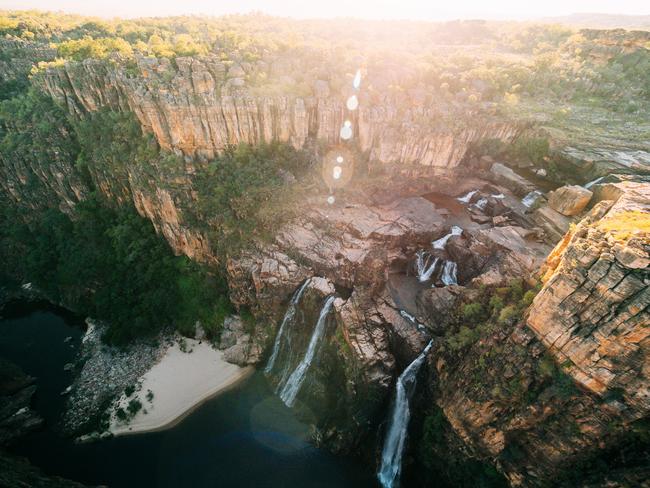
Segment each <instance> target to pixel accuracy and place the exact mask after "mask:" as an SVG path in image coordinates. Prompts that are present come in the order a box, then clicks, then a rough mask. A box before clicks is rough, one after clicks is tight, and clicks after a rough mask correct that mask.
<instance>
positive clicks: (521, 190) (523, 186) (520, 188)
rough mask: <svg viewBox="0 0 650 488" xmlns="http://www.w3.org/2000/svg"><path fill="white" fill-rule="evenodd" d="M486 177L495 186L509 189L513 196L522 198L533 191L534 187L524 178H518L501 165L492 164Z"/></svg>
mask: <svg viewBox="0 0 650 488" xmlns="http://www.w3.org/2000/svg"><path fill="white" fill-rule="evenodd" d="M488 176H489V177H490V178H491V179H492V180H493V181H494V182H495V183H496V184H497V185H503V186H505V187H506V188H508V189H510V190H511V191H512V192H514V193H515V195H518V196H520V197H523V196H524V195H526V194H527V193H530V192H531V191H533V190H535V186H534V185H533V184H532V183H531V182H530V181H528V180H527V179H526V178H523V177H521V176H519V175H518V174H517V173H515V172H514V171H513V170H511V169H510V168H508V167H507V166H506V165H504V164H501V163H494V164H493V165H492V167H491V168H490V173H489V174H488Z"/></svg>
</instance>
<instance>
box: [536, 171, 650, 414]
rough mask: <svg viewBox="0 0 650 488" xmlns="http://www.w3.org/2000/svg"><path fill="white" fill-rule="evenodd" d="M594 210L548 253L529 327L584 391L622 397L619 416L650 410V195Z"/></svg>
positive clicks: (627, 196)
mask: <svg viewBox="0 0 650 488" xmlns="http://www.w3.org/2000/svg"><path fill="white" fill-rule="evenodd" d="M617 186H618V188H619V190H620V191H622V195H621V196H620V197H619V198H618V200H617V201H616V202H613V201H611V200H609V201H608V200H605V201H602V202H600V203H599V204H598V205H596V206H595V207H594V209H593V210H592V211H591V213H590V214H589V215H588V216H587V217H585V218H584V219H583V220H582V221H581V222H580V223H579V224H578V225H577V226H576V227H575V228H574V229H573V230H572V231H571V232H569V233H568V234H567V235H566V236H565V237H564V238H563V240H562V241H561V242H560V243H559V244H558V245H557V247H556V248H555V249H554V250H553V252H552V253H551V254H550V255H549V257H548V259H547V262H546V274H545V285H544V288H543V289H542V291H541V292H540V293H539V295H538V296H537V297H536V298H535V301H534V302H533V306H532V308H531V311H530V316H529V318H528V324H529V326H530V327H531V329H532V330H533V331H534V332H535V333H536V334H537V336H538V337H539V338H540V339H541V341H542V342H543V343H544V344H545V345H546V346H547V347H548V348H549V350H550V351H551V352H552V354H553V355H555V356H556V358H557V359H558V361H559V362H561V363H565V362H568V363H569V371H570V374H571V375H572V376H573V377H574V378H575V380H576V381H578V382H579V383H580V384H581V385H583V386H584V387H585V388H587V389H589V390H590V391H593V392H595V393H598V394H599V395H606V394H607V393H611V392H613V391H620V392H621V393H622V399H623V401H622V402H620V408H621V410H622V413H623V414H625V415H626V416H628V417H630V418H635V417H636V418H638V417H641V416H643V415H645V414H647V413H648V412H649V411H650V391H649V386H650V384H649V379H650V369H649V368H650V339H649V336H650V328H649V327H648V324H650V312H649V311H648V306H649V305H650V287H649V285H650V234H649V233H648V225H647V222H648V218H649V215H650V190H649V188H648V185H646V184H640V183H632V182H627V183H620V184H618V185H617Z"/></svg>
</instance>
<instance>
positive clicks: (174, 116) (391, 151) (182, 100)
mask: <svg viewBox="0 0 650 488" xmlns="http://www.w3.org/2000/svg"><path fill="white" fill-rule="evenodd" d="M244 66H245V67H246V70H245V69H244V68H243V67H242V66H240V65H237V64H232V63H224V62H223V61H221V60H219V58H218V57H217V56H203V57H196V58H183V57H178V58H176V59H175V61H174V63H173V64H172V62H171V61H170V60H169V59H156V58H144V57H136V62H135V64H134V65H130V66H128V67H126V66H124V65H123V64H119V63H107V62H104V61H99V60H85V61H83V62H81V63H66V64H65V65H63V66H61V67H56V68H49V69H47V70H46V71H45V72H44V73H41V74H39V75H38V76H37V77H36V81H37V83H38V84H39V85H40V86H41V87H42V88H43V89H44V90H45V91H46V92H47V93H49V94H50V95H51V96H52V97H53V98H54V99H55V100H58V101H59V102H61V103H63V104H64V105H65V106H66V107H67V108H68V110H69V111H70V112H71V113H76V114H79V115H81V114H82V113H84V112H86V111H95V110H98V109H100V108H102V107H109V108H112V109H114V110H130V111H132V112H133V113H135V114H136V116H137V117H138V120H139V121H140V123H141V124H142V126H143V127H144V128H145V129H146V130H147V131H149V132H151V133H153V134H154V135H155V137H156V140H157V141H158V142H159V144H160V145H161V146H162V147H163V148H165V149H168V150H176V151H179V152H180V153H182V154H183V155H185V156H188V157H193V158H198V159H209V158H211V157H213V156H214V155H215V154H217V153H218V152H220V151H222V150H223V149H224V148H225V147H226V146H228V145H232V144H239V143H242V142H244V143H249V144H258V143H261V142H272V141H281V142H288V143H290V144H292V145H293V146H294V147H296V148H300V147H303V146H304V145H305V144H306V143H307V142H308V141H314V140H318V141H324V142H325V143H327V144H330V145H332V144H339V143H341V142H344V141H343V140H342V139H341V137H340V129H341V127H342V126H343V123H344V121H345V120H350V122H351V123H352V124H353V141H354V144H355V145H356V146H357V147H358V148H359V149H360V150H361V151H363V152H367V153H368V154H369V157H370V160H371V161H376V162H379V163H383V164H387V165H398V166H399V165H403V164H416V165H421V166H425V167H432V168H433V169H435V170H437V171H438V172H443V173H444V172H447V173H448V172H449V171H448V170H450V169H453V168H455V167H456V166H458V164H459V163H460V162H461V160H462V159H463V156H464V155H465V153H466V151H467V149H468V147H469V145H470V144H471V143H472V142H475V141H479V140H481V139H485V138H498V139H502V140H504V141H510V140H512V138H513V137H515V136H516V135H517V133H518V132H519V130H520V129H521V128H520V127H519V126H518V125H517V124H514V123H511V122H508V121H507V120H500V119H499V118H498V117H496V115H494V114H490V112H489V110H487V109H482V108H481V107H480V106H476V107H473V108H470V107H469V106H468V105H467V104H458V103H450V102H448V101H445V100H436V101H434V102H433V103H426V102H424V101H422V100H420V98H418V97H416V96H413V97H412V98H410V99H409V98H406V99H403V98H400V99H397V98H395V97H394V96H391V95H388V94H387V95H381V96H380V97H379V101H377V100H373V103H372V104H370V103H364V102H368V101H369V100H368V98H369V97H367V96H366V95H365V94H364V90H361V92H360V94H359V103H360V104H359V108H358V110H354V111H350V110H347V109H346V103H345V102H346V96H345V95H344V93H345V91H343V92H342V93H334V90H331V89H330V87H329V85H328V82H327V81H325V80H318V79H313V80H312V87H311V93H310V94H309V96H304V97H299V96H295V95H293V94H291V92H290V91H287V92H286V94H280V95H278V94H269V95H265V94H264V91H265V85H264V84H261V85H259V86H258V85H256V86H251V83H250V82H249V81H248V80H249V79H251V78H255V77H259V76H260V74H261V73H262V74H264V75H267V72H268V67H267V66H266V63H262V62H260V63H258V64H252V63H245V64H244ZM366 83H368V84H371V83H372V80H368V81H366V80H364V84H366ZM269 91H270V89H269ZM348 91H350V90H348ZM468 109H469V110H470V111H471V112H473V113H468ZM457 116H460V119H459V118H458V117H457ZM441 121H444V122H445V123H442V124H441ZM461 121H462V123H461Z"/></svg>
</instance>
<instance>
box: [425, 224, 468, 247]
mask: <svg viewBox="0 0 650 488" xmlns="http://www.w3.org/2000/svg"><path fill="white" fill-rule="evenodd" d="M462 233H463V229H461V228H460V227H458V226H457V225H454V226H452V228H451V231H450V232H449V234H447V235H446V236H444V237H441V238H440V239H438V240H437V241H433V242H432V243H431V245H432V246H433V248H434V249H444V248H445V246H446V245H447V241H448V240H449V238H450V237H451V236H459V235H461V234H462Z"/></svg>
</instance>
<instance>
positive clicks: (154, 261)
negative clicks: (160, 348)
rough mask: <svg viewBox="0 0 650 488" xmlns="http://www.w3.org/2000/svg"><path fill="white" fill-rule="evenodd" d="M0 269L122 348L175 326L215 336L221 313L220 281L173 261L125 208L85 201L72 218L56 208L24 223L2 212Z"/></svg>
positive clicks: (222, 289) (223, 309)
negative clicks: (99, 326) (96, 323)
mask: <svg viewBox="0 0 650 488" xmlns="http://www.w3.org/2000/svg"><path fill="white" fill-rule="evenodd" d="M3 210H4V215H3V219H2V227H1V228H0V242H1V245H0V249H1V252H2V254H3V255H2V266H3V271H4V272H5V273H6V274H9V275H10V276H19V277H22V278H24V279H28V280H31V281H32V282H33V284H34V286H36V287H37V288H39V289H41V290H43V291H44V292H45V293H46V295H47V296H48V297H49V298H50V299H52V300H54V301H62V302H63V303H65V304H66V305H68V306H71V307H72V308H73V309H75V310H78V311H79V312H81V313H83V314H84V315H87V316H91V317H94V318H98V319H103V320H106V321H107V323H108V324H109V328H108V331H107V334H106V337H105V339H106V340H108V341H109V342H111V343H117V344H124V343H125V342H127V341H129V340H131V339H133V338H135V337H138V336H146V335H151V334H153V333H156V332H158V331H160V330H161V329H163V328H164V327H165V326H171V325H175V326H176V327H177V328H179V329H180V330H181V331H182V332H184V333H187V334H192V333H193V331H194V330H193V329H194V323H195V322H196V321H197V320H201V322H202V324H203V325H205V326H206V327H207V328H208V329H209V330H212V331H214V330H216V328H217V327H218V326H219V324H220V321H221V320H222V319H223V314H224V313H225V312H226V311H227V306H228V305H227V301H226V300H225V299H224V298H221V299H220V297H223V296H224V294H225V293H226V290H225V287H224V285H223V283H222V282H221V281H220V280H218V279H217V278H215V277H213V276H211V275H209V274H207V273H206V272H205V271H203V270H202V269H201V268H200V267H199V266H198V265H196V264H194V263H192V262H190V261H189V260H188V259H187V258H184V257H175V256H173V254H172V253H171V250H170V249H169V247H168V246H167V244H166V243H165V242H164V241H163V240H162V239H161V238H160V237H159V236H158V235H156V233H155V232H154V229H153V226H152V225H151V223H150V222H149V221H147V220H146V219H143V218H142V217H140V216H139V215H137V214H136V213H135V211H134V210H133V209H131V208H128V207H125V208H120V209H111V208H108V207H106V206H104V205H102V204H101V203H100V202H99V201H98V200H97V199H96V198H94V197H91V198H89V199H87V200H86V201H84V202H81V203H80V204H78V205H77V208H76V212H75V218H74V220H72V219H70V218H69V217H68V216H67V215H65V214H64V213H62V212H61V211H59V210H57V209H49V210H46V211H43V212H41V213H38V214H34V213H32V215H31V218H30V222H29V225H28V224H26V223H25V222H24V221H23V219H22V218H21V216H20V215H17V212H16V211H15V210H13V209H12V207H5V208H4V209H3Z"/></svg>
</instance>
